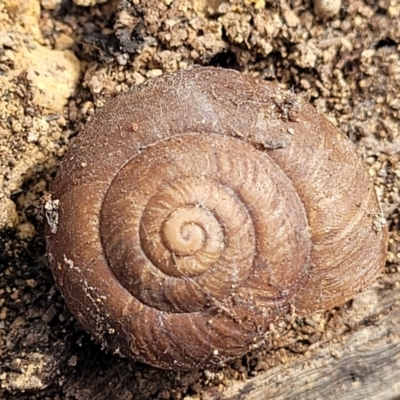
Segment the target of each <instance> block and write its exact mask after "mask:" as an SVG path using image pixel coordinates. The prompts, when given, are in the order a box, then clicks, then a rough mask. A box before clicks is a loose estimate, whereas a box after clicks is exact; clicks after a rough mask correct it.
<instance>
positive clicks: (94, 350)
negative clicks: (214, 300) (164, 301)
mask: <svg viewBox="0 0 400 400" xmlns="http://www.w3.org/2000/svg"><path fill="white" fill-rule="evenodd" d="M85 2H86V3H88V4H93V5H94V4H96V3H98V4H97V5H94V6H93V7H92V8H88V7H79V6H77V5H76V4H82V5H83V4H84V3H85ZM75 3H76V4H74V3H73V2H72V1H69V0H41V1H40V2H39V0H29V1H25V0H3V2H1V3H0V99H1V100H0V170H1V172H2V173H1V174H0V229H1V231H0V398H4V399H153V398H154V399H187V400H189V399H201V398H205V397H204V396H205V393H216V395H215V398H217V397H218V396H217V394H218V393H222V392H224V391H225V390H226V389H227V388H229V387H230V386H231V385H232V383H233V382H234V381H237V380H239V381H240V380H246V379H248V378H249V377H254V376H257V375H258V374H262V373H263V371H266V370H269V369H271V368H273V367H276V366H283V365H290V363H291V361H292V360H296V359H297V358H298V357H300V356H301V355H302V354H304V353H305V352H306V351H308V350H310V349H313V348H316V347H318V346H329V343H332V340H333V339H332V338H337V337H338V334H341V333H345V332H348V331H349V330H353V329H356V328H357V326H358V325H359V324H360V323H363V322H360V321H363V319H362V316H363V315H367V314H368V313H367V311H366V310H365V308H368V305H369V306H371V305H373V304H374V303H373V302H374V299H375V297H376V292H377V291H378V290H379V291H381V292H382V291H385V290H386V291H390V290H391V288H393V287H396V286H398V283H399V282H398V274H397V273H398V272H400V271H399V264H400V234H399V229H400V222H399V217H400V214H399V209H398V206H399V202H400V197H399V188H400V132H399V129H400V124H399V119H400V52H399V50H400V5H399V3H398V1H396V0H364V1H360V0H351V1H350V0H343V2H342V8H341V10H340V12H339V13H337V14H335V15H334V16H333V17H331V18H328V19H325V20H323V19H319V18H318V17H317V16H316V15H315V12H314V8H313V2H312V1H310V0H282V1H276V0H242V1H239V0H231V1H221V0H201V1H200V0H199V1H196V2H192V1H189V0H175V1H173V0H164V1H160V0H121V1H117V0H111V1H108V2H106V3H104V2H102V1H97V2H96V1H83V3H82V2H80V1H79V0H76V1H75ZM100 3H103V4H100ZM192 4H195V5H194V6H192ZM193 64H199V65H219V66H222V67H230V68H235V69H238V70H240V71H242V72H243V73H247V74H252V75H256V76H260V77H261V78H263V79H267V80H276V81H278V82H279V83H280V84H281V85H282V86H283V87H286V88H293V89H294V90H295V91H296V92H298V93H301V94H303V95H304V96H305V97H306V98H308V99H309V101H310V102H311V103H313V104H314V106H315V107H316V108H317V109H318V110H319V111H321V112H323V113H325V114H326V115H327V116H328V117H329V118H330V119H331V120H332V121H333V123H335V124H336V125H337V126H339V127H340V129H341V130H342V131H344V132H345V133H346V134H347V135H348V136H349V137H350V139H351V140H352V141H353V142H354V143H355V145H356V146H357V148H358V150H359V152H360V154H361V156H362V157H363V158H364V160H365V163H366V165H367V167H368V170H369V173H370V175H371V177H372V178H373V179H374V182H375V185H376V188H377V193H378V196H379V198H380V200H381V203H382V209H383V212H384V214H385V217H386V218H387V220H388V224H389V229H390V239H389V252H388V256H387V267H386V270H385V273H384V274H383V275H382V276H381V277H380V278H379V282H378V283H377V284H376V285H375V286H374V288H373V289H372V291H370V292H366V293H367V294H362V295H361V296H364V297H362V299H364V300H363V301H360V300H357V299H356V300H355V301H354V302H352V303H350V304H348V305H346V306H345V307H342V308H338V309H335V310H332V311H330V312H327V313H325V314H322V315H316V316H314V317H313V318H310V319H306V320H301V319H297V318H295V317H293V318H291V319H290V320H288V321H287V322H289V323H290V326H291V328H290V329H287V330H286V331H285V334H282V335H281V336H280V337H279V336H274V337H271V338H270V342H269V344H268V345H267V346H266V347H265V348H263V349H262V350H260V351H258V352H256V353H253V354H249V355H247V356H245V357H243V358H242V359H240V360H237V361H236V362H234V363H232V364H230V365H228V366H226V367H224V368H221V369H219V370H216V371H208V370H207V371H195V372H168V371H160V370H157V369H154V368H150V367H147V366H144V365H140V364H135V363H134V362H132V361H129V360H125V359H121V358H119V357H117V356H114V355H112V354H109V353H107V352H105V351H103V350H102V349H100V347H99V346H98V345H97V344H96V343H94V342H92V340H91V339H90V337H89V335H88V334H86V333H85V332H84V331H83V330H82V328H81V327H80V326H79V325H78V324H77V323H76V322H75V320H74V319H73V318H72V317H71V315H70V313H69V312H68V310H67V308H66V306H65V303H64V302H63V300H62V298H61V296H60V294H59V293H58V291H57V290H56V289H55V287H54V282H53V279H52V276H51V274H50V273H49V271H48V269H47V268H46V258H45V243H44V235H43V222H42V221H41V215H40V198H41V196H42V195H44V194H45V193H47V192H48V188H49V185H50V183H51V180H52V177H53V176H54V173H55V171H56V168H57V165H58V163H59V161H60V159H61V157H62V156H63V154H64V152H65V150H66V149H67V148H68V145H69V141H70V138H71V137H73V136H74V135H75V134H77V133H78V132H79V129H80V127H81V126H82V124H83V123H84V122H85V121H86V120H87V118H88V117H89V116H90V115H91V114H92V113H93V112H94V110H95V109H96V108H98V107H101V106H102V105H103V104H105V102H106V101H107V99H109V98H111V97H113V96H115V95H116V94H117V93H119V92H121V91H125V90H127V89H128V88H129V87H130V86H132V85H135V84H138V83H141V82H143V81H144V80H146V79H148V78H151V77H153V76H157V75H160V74H162V73H164V72H170V71H174V70H176V69H181V68H187V67H189V66H191V65H193ZM368 293H369V294H368ZM365 296H366V297H365ZM366 305H367V306H366ZM366 313H367V314H366ZM368 315H369V314H368ZM335 340H336V339H335ZM310 351H312V350H310ZM332 356H333V357H334V356H335V355H334V354H333V355H332ZM207 398H209V397H207Z"/></svg>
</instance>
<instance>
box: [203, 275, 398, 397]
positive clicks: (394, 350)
mask: <svg viewBox="0 0 400 400" xmlns="http://www.w3.org/2000/svg"><path fill="white" fill-rule="evenodd" d="M398 278H399V277H398V276H393V275H392V276H391V277H390V278H389V280H390V281H391V282H388V281H386V282H383V283H382V281H381V284H380V285H379V284H377V285H375V288H372V289H370V290H369V291H367V292H365V293H362V294H361V295H359V296H358V297H357V298H356V299H355V300H354V302H353V306H352V307H351V309H350V311H349V312H350V314H351V315H350V316H351V318H353V321H354V320H356V321H357V320H358V323H357V324H355V325H354V322H353V326H352V327H351V328H350V329H349V330H348V331H347V332H345V331H344V332H338V335H337V337H336V338H334V339H333V340H330V341H329V343H326V344H325V345H322V346H321V343H316V346H319V347H315V348H312V349H311V350H310V351H308V352H307V353H306V354H304V355H303V356H300V357H299V358H297V359H296V360H294V361H293V362H290V363H289V365H280V366H277V367H275V368H273V369H270V370H268V371H266V372H264V373H262V374H260V375H258V376H256V377H254V378H250V379H247V380H246V381H243V382H238V381H235V382H232V384H231V385H228V386H227V389H226V390H224V391H223V392H218V393H217V392H216V390H215V389H211V390H210V391H209V392H208V393H207V394H206V395H205V396H204V397H203V399H206V400H211V399H221V400H222V399H224V400H225V399H226V400H228V399H229V400H240V399H245V400H261V399H274V400H291V399H293V400H294V399H296V400H302V399H304V400H317V399H325V400H327V399H341V400H358V399H360V400H361V399H371V400H380V399H385V400H386V399H388V400H389V399H393V400H394V399H400V303H399V302H400V287H399V285H398ZM385 279H386V278H385ZM385 286H386V288H385V289H384V288H383V287H385ZM350 316H349V317H350Z"/></svg>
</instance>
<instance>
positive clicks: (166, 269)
mask: <svg viewBox="0 0 400 400" xmlns="http://www.w3.org/2000/svg"><path fill="white" fill-rule="evenodd" d="M45 209H46V217H47V223H46V239H47V244H48V255H49V260H50V266H51V269H52V272H53V274H54V277H55V281H56V284H57V286H58V288H59V290H60V291H61V293H62V295H63V297H64V298H65V301H66V303H67V305H68V306H69V308H70V310H71V311H72V313H73V314H74V315H75V316H76V318H77V319H78V320H79V321H80V323H81V324H82V325H83V326H84V327H85V328H86V329H87V330H88V331H89V332H90V333H91V334H92V335H93V336H94V337H95V338H97V340H99V341H100V342H101V343H102V344H103V345H105V346H107V347H109V348H111V349H113V350H114V351H116V352H118V353H120V354H122V355H123V356H127V357H131V358H133V359H135V360H139V361H142V362H145V363H147V364H150V365H153V366H156V367H160V368H166V369H183V370H184V369H195V368H205V367H210V366H214V365H220V364H222V363H225V362H227V361H229V360H232V359H234V358H236V357H240V356H242V355H243V354H245V353H246V352H248V351H249V350H251V349H254V348H256V347H257V346H258V345H260V344H261V343H263V341H264V339H265V335H266V334H267V333H268V330H269V328H270V326H271V324H276V323H277V321H280V320H281V319H282V318H285V316H286V315H287V314H288V313H290V312H293V310H295V313H296V314H297V315H300V316H308V315H311V314H312V313H315V312H318V311H324V310H327V309H330V308H332V307H334V306H337V305H341V304H343V303H344V302H346V301H348V300H349V299H351V298H353V297H354V295H355V294H356V293H357V292H359V291H361V290H362V289H364V288H365V287H366V286H368V285H369V284H370V283H371V282H372V281H373V279H374V278H375V277H376V275H377V274H378V273H379V272H380V271H381V269H382V267H383V265H384V262H385V256H386V240H387V229H386V226H385V221H384V218H383V217H382V214H381V211H380V207H379V203H378V200H377V197H376V193H375V190H374V187H373V184H372V182H371V180H370V178H369V176H368V174H367V172H366V171H365V168H364V166H363V163H362V161H361V159H360V157H359V155H358V154H357V151H356V149H355V147H354V145H353V144H352V143H351V142H350V140H349V139H348V138H347V137H346V136H345V135H344V134H342V133H341V132H340V131H339V130H338V129H337V128H336V127H334V126H333V125H332V124H331V123H330V122H329V121H328V120H327V119H326V118H325V117H324V116H322V115H320V114H319V113H317V112H316V111H315V110H314V108H313V107H312V106H310V105H308V104H307V103H306V102H305V101H304V100H303V99H302V98H301V97H298V96H297V95H295V94H294V93H292V92H290V91H285V90H282V89H280V88H279V87H278V85H276V84H275V83H271V82H265V81H262V80H257V79H254V78H252V77H250V76H245V75H242V74H240V73H238V72H236V71H232V70H227V69H218V68H208V67H207V68H206V67H203V68H202V67H197V68H192V69H189V70H185V71H179V72H176V73H174V74H166V75H163V76H161V77H158V78H155V79H151V80H149V81H147V82H146V83H145V84H143V85H139V86H136V87H134V88H132V89H131V90H130V91H128V92H126V93H123V94H120V95H119V96H117V97H115V98H114V99H113V100H111V101H110V102H109V103H108V104H106V105H105V106H104V107H103V108H102V109H101V110H99V111H98V112H97V113H96V114H95V115H94V116H93V118H92V119H91V120H90V121H89V122H88V123H87V124H86V126H85V127H84V128H83V130H82V132H81V133H80V134H79V135H78V136H77V137H76V138H75V140H74V141H73V142H72V144H71V147H70V149H69V152H68V153H67V154H66V156H65V158H64V160H63V161H62V163H61V166H60V168H59V170H58V173H57V175H56V177H55V180H54V182H53V185H52V190H51V199H49V200H48V202H47V203H46V206H45Z"/></svg>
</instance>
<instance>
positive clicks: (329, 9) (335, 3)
mask: <svg viewBox="0 0 400 400" xmlns="http://www.w3.org/2000/svg"><path fill="white" fill-rule="evenodd" d="M341 7H342V0H315V1H314V12H315V15H316V16H317V17H318V18H321V19H328V18H332V17H333V16H335V15H336V14H338V13H339V11H340V8H341Z"/></svg>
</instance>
